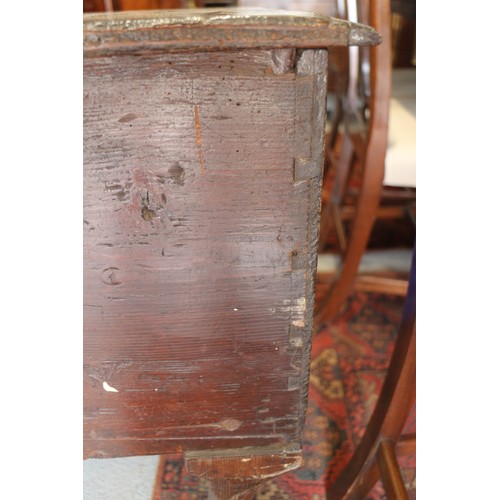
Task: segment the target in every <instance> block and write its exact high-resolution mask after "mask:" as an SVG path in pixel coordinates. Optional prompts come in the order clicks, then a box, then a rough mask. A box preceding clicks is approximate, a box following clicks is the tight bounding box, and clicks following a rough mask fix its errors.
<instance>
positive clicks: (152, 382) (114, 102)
mask: <svg viewBox="0 0 500 500" xmlns="http://www.w3.org/2000/svg"><path fill="white" fill-rule="evenodd" d="M325 64H326V52H325V51H309V50H306V51H295V50H293V49H289V50H274V51H273V50H267V51H254V50H246V51H242V52H236V51H227V52H214V53H210V54H207V53H192V54H183V53H176V54H150V55H143V56H141V57H135V56H132V55H121V56H119V57H100V58H89V59H86V60H85V68H84V437H85V454H86V456H119V455H139V454H144V453H166V452H168V451H173V450H183V451H188V450H202V449H223V448H241V447H245V446H254V447H255V446H257V447H258V446H265V445H283V444H286V443H288V444H289V443H297V446H298V447H300V444H299V442H300V432H301V428H302V422H303V418H304V405H305V399H306V391H307V377H308V359H309V346H310V331H311V311H312V300H313V273H314V263H315V245H316V241H317V219H318V213H319V197H320V183H321V155H322V143H321V141H322V126H323V123H324V114H323V111H322V110H323V108H324V88H325V76H324V75H325ZM106 389H107V390H106ZM115 391H116V392H115Z"/></svg>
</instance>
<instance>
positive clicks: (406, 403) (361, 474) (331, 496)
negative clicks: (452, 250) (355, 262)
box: [327, 257, 416, 500]
mask: <svg viewBox="0 0 500 500" xmlns="http://www.w3.org/2000/svg"><path fill="white" fill-rule="evenodd" d="M415 366H416V283H415V257H414V259H413V263H412V270H411V277H410V284H409V289H408V295H407V299H406V302H405V307H404V312H403V318H402V321H401V325H400V328H399V332H398V338H397V340H396V345H395V347H394V351H393V354H392V357H391V362H390V365H389V369H388V371H387V376H386V379H385V381H384V385H383V386H382V390H381V393H380V396H379V398H378V401H377V404H376V406H375V409H374V411H373V414H372V416H371V418H370V421H369V423H368V426H367V428H366V431H365V433H364V435H363V438H362V439H361V442H360V443H359V445H358V446H357V448H356V450H355V451H354V454H353V456H352V458H351V460H350V461H349V463H348V464H347V466H346V467H345V469H344V470H343V471H342V472H341V474H340V476H339V477H338V478H337V480H336V481H334V482H333V483H332V484H331V485H330V487H329V488H328V491H327V498H328V500H340V499H353V500H355V499H360V498H365V497H366V495H367V494H368V493H369V492H370V490H371V489H372V487H373V486H374V484H375V483H376V481H377V479H379V477H382V479H383V483H384V486H385V488H386V491H387V495H388V498H389V499H391V498H394V499H404V498H406V496H405V495H406V493H403V492H402V487H401V484H402V480H401V477H400V473H399V469H398V465H397V462H395V443H398V441H400V442H401V443H402V444H403V447H404V448H405V449H406V450H408V449H411V448H412V444H409V443H414V436H412V437H411V439H408V440H407V439H406V438H402V437H401V438H400V435H401V432H402V430H403V426H404V424H405V422H406V419H407V417H408V414H409V412H410V410H411V408H412V406H413V404H414V402H415V380H416V369H415ZM403 489H404V488H403Z"/></svg>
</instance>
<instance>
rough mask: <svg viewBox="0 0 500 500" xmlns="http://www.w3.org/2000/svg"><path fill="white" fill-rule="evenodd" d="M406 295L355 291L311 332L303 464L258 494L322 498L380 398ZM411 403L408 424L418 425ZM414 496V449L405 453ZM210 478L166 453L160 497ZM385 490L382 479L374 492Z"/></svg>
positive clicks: (183, 496) (167, 499)
mask: <svg viewBox="0 0 500 500" xmlns="http://www.w3.org/2000/svg"><path fill="white" fill-rule="evenodd" d="M403 302H404V299H403V298H402V297H391V296H388V295H380V294H375V293H355V294H353V295H352V297H351V298H350V299H349V301H348V303H347V307H346V308H345V309H344V312H343V313H341V314H340V316H339V317H338V318H337V319H336V320H335V321H334V322H330V323H327V324H326V325H325V326H324V327H323V328H322V329H321V330H320V331H319V332H318V333H317V334H315V336H314V338H313V345H312V358H311V378H310V384H309V404H308V408H307V416H306V422H305V431H304V440H303V454H304V457H303V464H302V467H300V468H299V469H296V470H294V471H292V472H289V473H286V474H283V475H282V476H280V477H278V478H276V479H274V480H272V481H269V482H267V483H265V484H264V485H262V486H261V488H260V490H259V491H258V493H257V494H256V496H255V500H281V499H283V500H285V499H291V500H321V499H324V498H325V489H326V486H327V485H328V484H330V483H331V482H332V481H334V480H335V478H336V477H337V476H338V474H339V473H340V471H341V470H342V468H343V467H344V466H345V464H346V463H347V462H348V460H349V458H350V456H351V454H352V452H353V450H354V448H355V446H356V444H357V443H358V442H359V440H360V438H361V436H362V434H363V431H364V428H365V426H366V424H367V422H368V419H369V417H370V415H371V412H372V410H373V408H374V406H375V403H376V400H377V397H378V394H379V392H380V389H381V386H382V382H383V380H384V375H385V370H386V369H387V366H388V362H389V357H390V354H391V352H392V349H393V346H394V340H395V335H396V333H397V328H398V325H399V320H400V317H401V314H402V308H403ZM415 415H416V413H415V409H413V411H412V413H411V415H410V418H409V419H408V422H407V424H406V429H405V432H414V431H415V430H416V416H415ZM400 463H401V465H402V472H403V476H404V478H405V481H406V483H407V487H408V488H409V490H410V498H416V479H415V478H416V457H415V456H407V457H400ZM207 498H208V484H207V483H206V481H204V480H199V479H198V478H196V477H194V476H191V475H190V474H189V473H188V472H187V470H186V468H185V467H184V462H183V459H182V456H181V455H179V456H165V457H162V458H161V460H160V465H159V469H158V475H157V481H156V486H155V493H154V496H153V499H154V500H192V499H200V500H202V499H207ZM383 498H385V494H384V490H383V488H382V485H381V483H380V482H379V483H378V484H377V485H376V486H375V487H374V488H373V490H372V491H371V493H370V496H369V497H368V499H370V500H379V499H383Z"/></svg>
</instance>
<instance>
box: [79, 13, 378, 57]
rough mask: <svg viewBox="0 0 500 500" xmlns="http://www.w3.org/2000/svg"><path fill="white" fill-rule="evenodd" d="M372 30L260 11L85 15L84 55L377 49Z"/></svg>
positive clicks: (314, 17) (328, 19)
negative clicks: (284, 49) (259, 49)
mask: <svg viewBox="0 0 500 500" xmlns="http://www.w3.org/2000/svg"><path fill="white" fill-rule="evenodd" d="M380 42H381V37H380V35H379V34H378V33H377V32H376V31H375V30H374V29H373V28H371V27H369V26H365V25H361V24H356V23H352V22H349V21H343V20H340V19H335V18H332V17H328V16H324V15H321V14H315V13H312V12H298V11H284V10H271V9H256V8H244V7H239V8H224V9H216V8H210V9H208V8H207V9H172V10H148V11H119V12H109V13H86V14H83V49H84V55H85V56H87V57H88V56H92V55H106V54H108V53H115V54H116V53H117V52H121V51H126V52H130V51H141V50H148V51H151V50H160V51H187V50H226V49H245V48H268V49H275V48H283V47H295V48H309V49H311V48H327V47H331V46H349V45H358V46H363V45H377V44H379V43H380Z"/></svg>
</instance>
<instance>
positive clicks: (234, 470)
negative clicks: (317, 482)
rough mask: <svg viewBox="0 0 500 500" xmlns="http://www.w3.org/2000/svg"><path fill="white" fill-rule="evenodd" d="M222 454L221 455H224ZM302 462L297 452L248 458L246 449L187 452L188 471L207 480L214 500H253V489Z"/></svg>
mask: <svg viewBox="0 0 500 500" xmlns="http://www.w3.org/2000/svg"><path fill="white" fill-rule="evenodd" d="M224 453H225V456H224ZM301 461H302V453H301V451H300V450H299V451H297V450H290V451H288V450H281V451H279V450H278V449H275V450H274V451H271V450H269V451H268V452H267V453H265V454H261V455H248V450H243V449H242V450H239V451H238V450H231V452H230V455H228V453H227V451H225V452H222V453H220V452H217V453H215V452H211V453H187V454H186V466H187V469H188V470H189V472H190V473H191V474H193V475H195V476H198V477H204V478H205V479H208V481H209V483H210V493H211V497H212V498H214V499H217V500H219V499H220V500H246V499H252V498H253V497H254V494H255V491H256V490H257V488H258V487H259V486H260V485H261V484H262V483H264V482H265V481H268V480H269V479H272V478H273V477H276V476H279V475H281V474H283V473H285V472H288V471H291V470H293V469H296V468H297V467H299V466H300V464H301Z"/></svg>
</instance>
